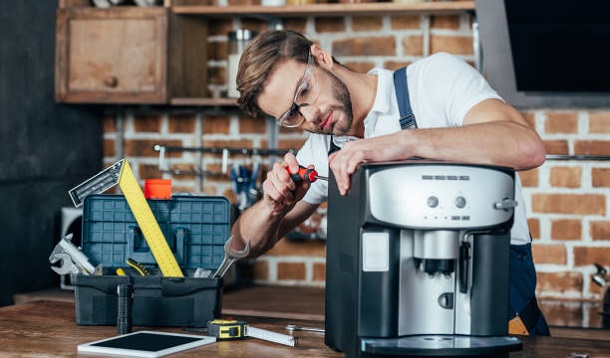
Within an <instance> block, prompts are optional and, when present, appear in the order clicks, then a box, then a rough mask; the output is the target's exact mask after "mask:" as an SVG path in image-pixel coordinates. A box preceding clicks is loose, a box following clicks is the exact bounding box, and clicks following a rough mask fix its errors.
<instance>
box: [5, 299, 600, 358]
mask: <svg viewBox="0 0 610 358" xmlns="http://www.w3.org/2000/svg"><path fill="white" fill-rule="evenodd" d="M287 292H292V294H291V295H287V294H286V293H287ZM295 293H296V294H295ZM319 298H320V297H319V290H316V289H302V288H253V289H248V290H243V291H228V292H226V294H225V297H224V299H223V315H232V316H234V317H235V318H239V319H245V320H247V321H248V322H249V323H250V324H251V325H252V326H255V327H259V328H263V329H268V330H272V331H275V332H278V333H287V332H286V331H285V329H284V327H285V326H286V324H301V325H303V326H308V327H323V315H321V312H323V300H322V301H320V300H319ZM320 309H322V311H320ZM75 322H76V321H75V310H74V303H73V302H70V301H67V300H66V301H50V300H37V301H30V302H26V303H21V304H17V305H14V306H7V307H3V308H0V356H1V357H32V358H34V357H36V358H41V357H44V358H51V357H75V356H77V355H78V354H77V351H76V346H77V345H78V344H80V343H85V342H90V341H94V340H98V339H103V338H108V337H112V336H115V335H116V328H115V327H114V326H78V325H76V323H75ZM141 329H144V327H135V328H134V330H141ZM146 329H150V328H148V327H146ZM155 330H163V331H171V332H183V333H188V332H186V331H183V330H181V329H180V328H161V329H159V328H155ZM586 332H587V330H581V333H582V336H583V337H586V336H587V334H586ZM297 335H298V337H299V344H298V345H297V346H296V347H287V346H282V345H279V344H275V343H270V342H266V341H262V340H258V339H246V340H240V341H223V342H217V343H214V344H211V345H208V346H203V347H199V348H195V349H192V350H189V351H185V352H181V353H177V354H174V355H172V357H174V356H175V357H256V358H260V357H307V358H318V357H320V358H324V357H342V356H343V355H342V354H340V353H337V352H334V351H332V350H331V349H329V348H327V347H326V346H325V345H324V337H323V334H319V333H313V332H298V334H297ZM521 340H522V341H523V344H524V350H523V351H520V352H514V353H511V354H510V357H511V358H516V357H523V358H525V357H528V358H529V357H532V358H534V357H536V358H540V357H549V358H561V357H569V356H570V353H572V352H576V353H588V354H589V357H590V358H594V357H606V358H609V357H610V341H608V340H602V339H575V338H561V337H521ZM78 356H81V357H84V356H85V355H78Z"/></svg>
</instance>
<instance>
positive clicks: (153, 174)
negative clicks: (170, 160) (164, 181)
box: [138, 164, 183, 180]
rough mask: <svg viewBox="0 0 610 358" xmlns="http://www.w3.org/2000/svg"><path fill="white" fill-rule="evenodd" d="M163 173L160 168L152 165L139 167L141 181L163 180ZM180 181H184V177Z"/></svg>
mask: <svg viewBox="0 0 610 358" xmlns="http://www.w3.org/2000/svg"><path fill="white" fill-rule="evenodd" d="M162 176H163V173H161V171H159V166H157V165H151V164H140V165H139V166H138V177H139V178H140V179H141V180H145V179H161V178H162ZM180 179H183V178H182V177H181V178H180Z"/></svg>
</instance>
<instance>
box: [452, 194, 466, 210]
mask: <svg viewBox="0 0 610 358" xmlns="http://www.w3.org/2000/svg"><path fill="white" fill-rule="evenodd" d="M455 206H457V207H458V208H459V209H463V208H464V207H466V198H464V197H463V196H458V197H457V198H455Z"/></svg>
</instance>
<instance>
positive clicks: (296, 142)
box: [278, 139, 305, 150]
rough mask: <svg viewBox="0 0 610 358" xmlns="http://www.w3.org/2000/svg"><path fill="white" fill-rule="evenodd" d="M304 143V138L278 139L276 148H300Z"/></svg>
mask: <svg viewBox="0 0 610 358" xmlns="http://www.w3.org/2000/svg"><path fill="white" fill-rule="evenodd" d="M304 143H305V139H280V140H279V141H278V148H283V149H286V150H287V149H294V150H298V149H300V148H301V147H302V146H303V144H304Z"/></svg>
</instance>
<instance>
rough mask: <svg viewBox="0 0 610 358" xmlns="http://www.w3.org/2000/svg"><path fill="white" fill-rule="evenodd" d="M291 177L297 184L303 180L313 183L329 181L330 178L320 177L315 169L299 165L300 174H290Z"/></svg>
mask: <svg viewBox="0 0 610 358" xmlns="http://www.w3.org/2000/svg"><path fill="white" fill-rule="evenodd" d="M290 177H291V178H292V180H294V181H295V182H297V183H298V182H301V181H303V180H305V181H307V182H310V183H313V182H315V181H316V180H318V179H320V180H326V181H328V177H325V176H321V175H318V172H317V171H316V170H315V169H311V168H305V167H304V166H302V165H299V172H298V173H290Z"/></svg>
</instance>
